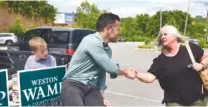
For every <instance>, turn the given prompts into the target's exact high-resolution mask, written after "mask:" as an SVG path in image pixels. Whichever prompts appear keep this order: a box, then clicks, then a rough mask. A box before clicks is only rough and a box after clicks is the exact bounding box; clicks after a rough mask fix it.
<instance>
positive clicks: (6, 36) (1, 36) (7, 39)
mask: <svg viewBox="0 0 208 107" xmlns="http://www.w3.org/2000/svg"><path fill="white" fill-rule="evenodd" d="M13 43H18V37H17V36H16V35H15V34H14V33H0V44H5V45H11V44H13Z"/></svg>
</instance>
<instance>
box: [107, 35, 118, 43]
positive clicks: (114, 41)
mask: <svg viewBox="0 0 208 107" xmlns="http://www.w3.org/2000/svg"><path fill="white" fill-rule="evenodd" d="M109 39H110V42H113V43H116V42H117V37H116V36H114V37H113V36H111V38H109Z"/></svg>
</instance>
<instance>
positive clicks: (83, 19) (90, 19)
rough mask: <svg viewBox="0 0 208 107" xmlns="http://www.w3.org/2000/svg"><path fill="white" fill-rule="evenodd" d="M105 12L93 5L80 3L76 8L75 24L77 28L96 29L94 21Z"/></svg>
mask: <svg viewBox="0 0 208 107" xmlns="http://www.w3.org/2000/svg"><path fill="white" fill-rule="evenodd" d="M104 12H107V10H100V9H98V8H97V6H96V5H95V4H92V5H91V4H90V3H89V2H88V1H84V2H82V3H81V5H80V7H78V8H77V13H76V17H75V22H76V24H77V25H78V26H79V27H82V28H89V29H94V30H95V27H96V20H97V19H98V17H99V16H100V15H101V14H102V13H104Z"/></svg>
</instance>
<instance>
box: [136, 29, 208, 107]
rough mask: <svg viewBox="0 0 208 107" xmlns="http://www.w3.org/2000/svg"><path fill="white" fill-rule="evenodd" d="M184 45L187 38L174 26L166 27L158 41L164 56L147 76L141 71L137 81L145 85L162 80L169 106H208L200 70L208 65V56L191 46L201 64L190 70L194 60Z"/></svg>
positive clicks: (154, 61) (165, 100)
mask: <svg viewBox="0 0 208 107" xmlns="http://www.w3.org/2000/svg"><path fill="white" fill-rule="evenodd" d="M184 42H185V39H184V36H181V35H180V33H179V31H178V30H177V29H176V28H175V27H174V26H171V25H165V26H163V27H162V28H161V30H160V34H159V36H158V38H157V46H159V47H160V48H161V54H160V55H159V56H158V57H156V58H155V59H154V60H153V64H152V65H151V67H150V69H149V70H148V72H147V73H141V72H137V78H138V79H139V80H140V81H142V82H145V83H152V82H153V81H155V80H156V79H158V81H159V83H160V86H161V88H162V89H163V90H164V99H163V101H162V102H163V103H165V105H166V106H206V105H207V100H206V96H207V92H206V90H204V92H203V91H202V90H203V87H202V81H201V78H200V75H199V71H200V70H202V69H203V66H204V65H207V64H208V57H207V55H205V53H204V51H203V49H202V48H200V47H199V46H197V45H196V44H193V43H189V44H190V47H191V49H192V52H193V55H194V58H195V60H196V61H197V63H194V64H193V67H192V68H190V67H188V65H189V64H191V59H190V57H189V54H188V51H187V49H186V47H185V46H184Z"/></svg>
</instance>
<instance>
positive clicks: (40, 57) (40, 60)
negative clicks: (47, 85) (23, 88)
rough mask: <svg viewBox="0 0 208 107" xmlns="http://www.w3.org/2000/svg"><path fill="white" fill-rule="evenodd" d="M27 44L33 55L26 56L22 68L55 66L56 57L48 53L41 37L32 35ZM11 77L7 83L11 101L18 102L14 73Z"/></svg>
mask: <svg viewBox="0 0 208 107" xmlns="http://www.w3.org/2000/svg"><path fill="white" fill-rule="evenodd" d="M29 46H30V49H31V50H32V53H33V55H31V56H29V57H28V59H27V61H26V63H25V68H24V69H38V68H47V67H54V66H56V59H55V58H54V57H53V56H51V55H48V49H47V44H46V42H45V41H44V40H43V39H42V38H40V37H33V38H32V39H31V40H30V41H29ZM12 77H13V78H12V80H10V81H9V82H8V85H9V88H11V89H12V93H11V95H12V100H13V102H15V103H18V102H19V99H18V93H17V92H18V84H17V83H18V81H17V75H16V74H14V75H13V76H12Z"/></svg>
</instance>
